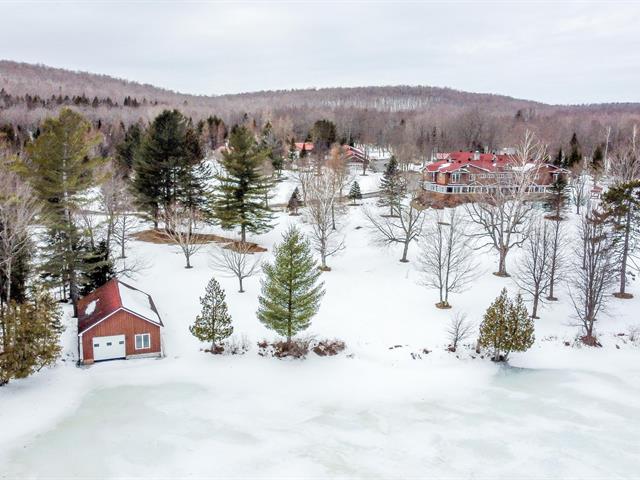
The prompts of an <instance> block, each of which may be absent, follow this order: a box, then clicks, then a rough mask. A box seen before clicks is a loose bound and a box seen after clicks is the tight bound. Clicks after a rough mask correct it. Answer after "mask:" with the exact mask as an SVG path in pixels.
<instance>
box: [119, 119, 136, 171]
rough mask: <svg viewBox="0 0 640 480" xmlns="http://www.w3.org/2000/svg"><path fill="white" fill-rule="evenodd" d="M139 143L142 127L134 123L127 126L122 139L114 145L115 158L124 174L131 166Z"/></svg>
mask: <svg viewBox="0 0 640 480" xmlns="http://www.w3.org/2000/svg"><path fill="white" fill-rule="evenodd" d="M123 128H124V127H123ZM141 143H142V129H141V128H140V125H138V124H137V123H134V124H133V125H130V126H129V128H127V131H126V132H125V134H124V139H123V140H122V142H120V143H119V144H118V145H117V146H116V159H117V161H118V165H119V166H120V167H121V168H122V170H123V171H124V172H125V174H126V175H128V174H129V172H131V169H132V168H133V162H134V160H135V158H136V155H137V154H138V150H139V148H140V144H141Z"/></svg>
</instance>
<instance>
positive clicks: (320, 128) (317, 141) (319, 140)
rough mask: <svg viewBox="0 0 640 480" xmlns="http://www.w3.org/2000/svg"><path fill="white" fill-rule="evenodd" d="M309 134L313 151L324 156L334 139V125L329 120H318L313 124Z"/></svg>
mask: <svg viewBox="0 0 640 480" xmlns="http://www.w3.org/2000/svg"><path fill="white" fill-rule="evenodd" d="M311 136H312V138H313V151H314V153H315V154H316V155H319V156H321V157H322V158H324V156H325V155H326V154H327V152H329V149H330V148H331V145H333V144H334V143H335V141H336V138H337V136H336V125H335V124H334V123H333V122H332V121H331V120H318V121H317V122H315V123H314V124H313V128H312V129H311Z"/></svg>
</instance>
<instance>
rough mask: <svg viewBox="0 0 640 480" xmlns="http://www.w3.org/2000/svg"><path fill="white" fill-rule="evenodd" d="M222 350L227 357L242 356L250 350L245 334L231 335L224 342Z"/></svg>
mask: <svg viewBox="0 0 640 480" xmlns="http://www.w3.org/2000/svg"><path fill="white" fill-rule="evenodd" d="M224 349H225V352H226V353H227V354H228V355H244V354H245V353H247V352H248V351H249V350H250V349H251V345H250V343H249V338H248V337H247V336H246V335H245V334H242V336H240V337H238V336H237V335H233V336H231V337H230V338H229V340H227V341H226V342H225V344H224Z"/></svg>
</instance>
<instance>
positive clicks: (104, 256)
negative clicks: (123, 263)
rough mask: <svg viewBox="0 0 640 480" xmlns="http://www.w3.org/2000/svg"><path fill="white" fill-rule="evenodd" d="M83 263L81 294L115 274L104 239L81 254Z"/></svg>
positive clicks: (96, 286) (93, 288) (87, 292)
mask: <svg viewBox="0 0 640 480" xmlns="http://www.w3.org/2000/svg"><path fill="white" fill-rule="evenodd" d="M83 263H84V270H85V272H86V273H85V281H84V283H83V285H82V289H81V291H80V293H81V294H82V295H88V294H89V293H91V292H92V291H93V290H95V289H96V288H98V287H101V286H102V285H104V284H105V283H107V282H108V281H109V280H111V279H112V278H113V277H115V275H116V272H115V270H114V265H113V260H111V258H109V250H108V248H107V242H106V241H105V240H101V241H100V242H99V243H98V244H97V245H96V246H95V248H93V249H88V252H87V253H86V254H85V255H84V256H83Z"/></svg>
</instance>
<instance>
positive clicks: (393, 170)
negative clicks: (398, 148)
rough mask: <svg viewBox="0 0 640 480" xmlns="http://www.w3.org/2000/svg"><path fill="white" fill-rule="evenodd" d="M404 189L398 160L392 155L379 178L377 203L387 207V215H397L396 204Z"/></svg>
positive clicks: (400, 199)
mask: <svg viewBox="0 0 640 480" xmlns="http://www.w3.org/2000/svg"><path fill="white" fill-rule="evenodd" d="M406 191H407V185H406V182H405V180H404V178H403V177H402V175H401V174H400V170H399V169H398V161H397V160H396V157H395V155H393V156H391V160H389V163H388V164H387V167H386V169H385V171H384V173H383V175H382V180H380V201H379V202H378V203H379V205H380V206H381V207H389V215H391V216H393V215H397V214H398V209H399V208H398V206H399V205H400V203H401V202H402V199H403V198H404V196H405V194H406Z"/></svg>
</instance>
